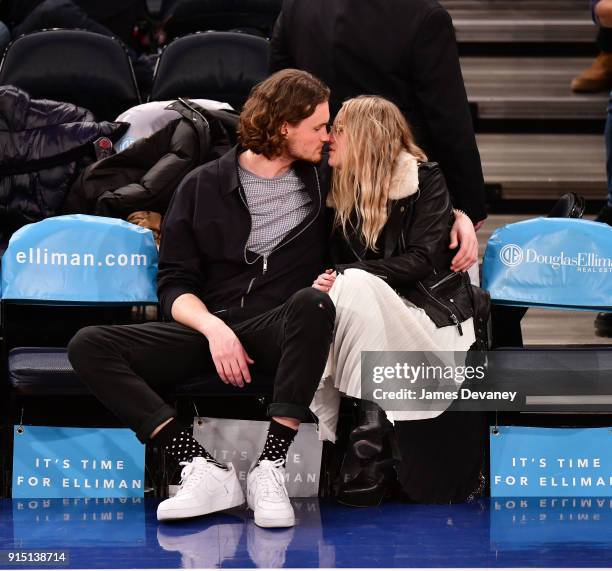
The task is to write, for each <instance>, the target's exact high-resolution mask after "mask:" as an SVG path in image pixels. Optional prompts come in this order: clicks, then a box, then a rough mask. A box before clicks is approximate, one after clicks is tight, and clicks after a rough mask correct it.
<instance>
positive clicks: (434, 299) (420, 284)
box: [418, 282, 463, 335]
mask: <svg viewBox="0 0 612 571" xmlns="http://www.w3.org/2000/svg"><path fill="white" fill-rule="evenodd" d="M418 284H419V287H420V288H421V290H422V291H423V292H424V293H425V294H426V295H427V296H428V297H429V298H431V299H432V300H433V301H434V302H435V303H437V304H438V305H439V306H440V307H443V308H444V309H446V311H448V314H449V316H450V318H451V321H452V322H453V323H454V324H455V327H456V328H457V330H458V331H459V335H463V328H462V327H461V323H460V322H459V319H458V318H457V316H456V315H455V313H454V312H453V310H452V309H451V308H450V307H448V306H447V305H445V304H443V303H442V302H441V301H440V300H439V299H436V298H435V297H434V296H433V295H431V293H430V292H429V291H427V288H426V287H425V286H424V285H423V283H422V282H418Z"/></svg>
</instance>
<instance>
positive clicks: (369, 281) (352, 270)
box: [311, 96, 475, 440]
mask: <svg viewBox="0 0 612 571" xmlns="http://www.w3.org/2000/svg"><path fill="white" fill-rule="evenodd" d="M329 164H330V165H331V166H332V167H333V168H334V171H333V176H332V190H331V193H330V195H329V197H328V206H330V207H332V208H333V209H334V221H335V223H334V234H333V237H332V253H333V255H332V258H333V259H334V262H335V268H334V269H333V270H331V269H330V270H328V271H327V272H326V273H324V274H321V275H320V276H318V278H317V279H316V280H315V282H314V283H313V287H314V288H316V289H319V290H320V291H324V292H328V293H329V295H330V297H331V298H332V300H333V301H334V304H335V305H336V326H335V338H334V342H333V344H332V348H331V351H330V356H329V359H328V362H327V367H326V370H325V374H324V380H323V381H322V383H321V385H320V387H319V390H318V391H317V394H316V395H315V399H314V401H313V403H312V405H311V409H312V410H313V412H314V413H315V414H316V415H317V416H318V417H319V421H320V425H319V426H320V433H321V436H322V438H326V439H329V440H335V429H336V422H337V412H338V406H339V400H340V396H341V394H346V395H348V396H351V397H357V398H360V397H361V375H360V373H361V371H360V358H361V352H362V351H411V350H413V351H425V352H428V353H427V354H430V355H434V354H435V355H436V361H437V362H438V363H439V362H440V361H442V362H447V361H448V362H449V363H447V364H459V363H457V362H455V361H454V360H453V359H454V358H455V357H453V356H452V355H450V356H449V353H448V352H453V351H454V352H459V353H457V355H461V352H465V351H467V350H468V349H469V348H470V346H471V345H472V344H473V343H474V341H475V332H474V325H473V318H472V315H473V311H472V297H471V294H470V290H469V287H470V286H469V283H468V282H467V281H466V280H468V278H467V276H466V275H465V274H464V273H461V272H457V273H455V272H453V271H452V269H451V260H452V258H453V255H454V253H455V251H454V249H453V248H449V245H450V242H451V239H449V236H450V233H451V228H452V226H453V222H454V221H455V217H456V216H462V214H461V213H457V212H455V211H453V208H452V205H451V202H450V197H449V193H448V190H447V187H446V183H445V180H444V176H443V175H442V172H441V170H440V168H439V167H438V165H437V164H435V163H429V162H427V157H426V156H425V154H424V153H423V151H422V150H421V149H420V148H419V147H418V146H417V145H416V144H415V142H414V138H413V136H412V133H411V131H410V128H409V126H408V124H407V123H406V120H405V119H404V117H403V115H402V114H401V112H400V111H399V109H398V108H397V107H396V106H395V105H394V104H393V103H391V102H390V101H387V100H386V99H383V98H381V97H374V96H361V97H357V98H355V99H350V100H349V101H347V102H345V103H344V105H343V106H342V109H341V110H340V112H339V114H338V116H337V117H336V120H335V122H334V125H333V129H332V135H331V138H330V152H329ZM466 284H467V285H466ZM449 292H451V294H450V295H449ZM449 359H450V361H449ZM461 364H462V363H461ZM449 404H450V402H446V403H445V404H444V403H436V406H433V407H431V410H415V411H394V412H391V411H387V417H388V418H389V419H390V420H391V421H396V420H418V419H428V418H433V417H436V416H437V415H439V414H441V413H442V412H443V411H444V409H445V407H446V406H448V405H449ZM425 408H426V407H425Z"/></svg>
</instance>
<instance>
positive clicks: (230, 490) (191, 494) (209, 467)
mask: <svg viewBox="0 0 612 571" xmlns="http://www.w3.org/2000/svg"><path fill="white" fill-rule="evenodd" d="M181 466H185V467H184V468H183V471H182V472H181V485H180V487H179V489H178V491H177V492H176V495H175V496H174V497H173V498H169V499H167V500H164V501H163V502H162V503H161V504H159V506H157V519H158V520H159V521H163V520H168V519H181V518H186V517H195V516H198V515H205V514H209V513H212V512H218V511H221V510H227V509H229V508H233V507H236V506H239V505H242V504H243V503H244V493H243V492H242V488H241V487H240V482H239V481H238V477H237V476H236V470H234V466H232V464H228V465H227V470H224V469H223V468H219V467H218V466H216V465H215V464H214V463H213V462H208V461H207V460H206V458H202V457H200V456H196V457H195V458H193V459H192V460H191V461H190V462H181Z"/></svg>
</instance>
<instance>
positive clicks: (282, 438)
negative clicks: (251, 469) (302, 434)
mask: <svg viewBox="0 0 612 571" xmlns="http://www.w3.org/2000/svg"><path fill="white" fill-rule="evenodd" d="M296 434H297V430H294V429H293V428H289V427H288V426H285V425H284V424H280V423H279V422H276V421H275V420H272V421H271V422H270V428H268V437H267V438H266V444H265V446H264V449H263V450H262V452H261V456H260V457H259V460H258V461H257V462H258V463H259V462H261V461H262V460H272V461H274V460H279V459H282V460H283V466H284V465H285V462H286V461H287V452H288V450H289V446H291V443H292V442H293V439H294V438H295V435H296Z"/></svg>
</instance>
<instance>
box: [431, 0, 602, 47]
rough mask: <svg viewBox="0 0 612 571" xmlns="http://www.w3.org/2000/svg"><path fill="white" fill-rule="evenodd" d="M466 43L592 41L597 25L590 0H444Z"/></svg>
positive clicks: (460, 39)
mask: <svg viewBox="0 0 612 571" xmlns="http://www.w3.org/2000/svg"><path fill="white" fill-rule="evenodd" d="M442 4H443V5H444V7H445V8H446V9H447V10H448V11H449V13H450V15H451V16H452V18H453V23H454V25H455V29H456V33H457V40H458V41H459V42H464V43H483V42H490V43H502V42H506V43H516V42H538V43H539V42H559V43H567V42H571V43H590V42H593V41H594V38H595V35H596V31H597V29H596V27H595V25H594V24H593V22H592V20H591V15H590V12H589V9H588V2H586V0H585V1H583V2H580V1H575V0H508V1H507V0H499V1H498V0H496V1H492V0H443V1H442Z"/></svg>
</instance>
